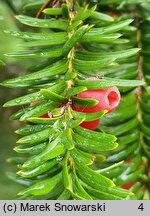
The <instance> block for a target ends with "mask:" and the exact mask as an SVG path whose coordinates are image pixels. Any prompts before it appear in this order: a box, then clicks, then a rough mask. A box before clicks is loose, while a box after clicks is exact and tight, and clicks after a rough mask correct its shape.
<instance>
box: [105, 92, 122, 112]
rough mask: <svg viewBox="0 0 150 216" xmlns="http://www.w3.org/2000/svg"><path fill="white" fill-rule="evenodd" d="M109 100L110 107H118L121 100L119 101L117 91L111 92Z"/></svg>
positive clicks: (108, 96)
mask: <svg viewBox="0 0 150 216" xmlns="http://www.w3.org/2000/svg"><path fill="white" fill-rule="evenodd" d="M107 98H108V101H109V106H110V107H111V108H113V107H116V106H118V104H119V101H120V99H119V95H118V94H117V93H116V92H115V91H111V92H109V94H108V95H107Z"/></svg>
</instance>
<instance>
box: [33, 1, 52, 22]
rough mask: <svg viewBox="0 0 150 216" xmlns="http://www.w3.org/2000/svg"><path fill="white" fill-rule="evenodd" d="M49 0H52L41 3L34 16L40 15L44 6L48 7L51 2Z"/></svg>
mask: <svg viewBox="0 0 150 216" xmlns="http://www.w3.org/2000/svg"><path fill="white" fill-rule="evenodd" d="M51 1H52V0H47V1H46V2H45V3H44V4H43V5H42V7H41V8H40V10H39V11H38V12H37V14H36V18H39V17H40V15H41V13H42V12H43V10H44V9H45V8H47V7H48V5H49V4H50V3H51Z"/></svg>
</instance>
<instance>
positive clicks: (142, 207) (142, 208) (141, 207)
mask: <svg viewBox="0 0 150 216" xmlns="http://www.w3.org/2000/svg"><path fill="white" fill-rule="evenodd" d="M138 209H139V210H141V211H143V210H144V206H143V203H141V204H140V205H139V207H138Z"/></svg>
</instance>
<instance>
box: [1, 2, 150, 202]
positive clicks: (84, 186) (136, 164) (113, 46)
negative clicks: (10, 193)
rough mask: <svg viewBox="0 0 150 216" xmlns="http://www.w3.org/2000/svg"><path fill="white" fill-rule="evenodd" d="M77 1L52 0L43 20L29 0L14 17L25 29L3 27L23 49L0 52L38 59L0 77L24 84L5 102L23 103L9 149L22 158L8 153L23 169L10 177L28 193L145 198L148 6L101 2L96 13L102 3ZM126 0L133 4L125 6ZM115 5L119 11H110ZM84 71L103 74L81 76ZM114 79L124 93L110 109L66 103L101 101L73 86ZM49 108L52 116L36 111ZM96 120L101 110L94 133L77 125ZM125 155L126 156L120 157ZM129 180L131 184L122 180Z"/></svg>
mask: <svg viewBox="0 0 150 216" xmlns="http://www.w3.org/2000/svg"><path fill="white" fill-rule="evenodd" d="M80 2H81V1H75V2H74V4H73V5H72V4H71V3H70V2H69V1H64V3H63V4H60V7H59V8H55V7H53V5H52V4H50V5H49V7H48V8H47V9H45V10H44V11H43V13H44V14H46V18H45V15H44V16H43V15H42V17H41V18H40V19H37V18H34V17H32V16H31V15H30V13H31V12H32V13H33V12H34V13H35V11H36V10H38V9H40V7H41V6H42V5H43V3H44V1H37V2H33V3H29V2H27V1H26V3H27V4H24V10H25V14H23V15H17V16H16V19H17V20H18V21H19V22H20V23H21V24H24V25H25V28H26V29H27V30H26V31H9V30H7V29H6V30H5V34H7V35H10V36H11V37H13V38H18V39H19V40H20V47H21V48H22V51H21V50H20V51H18V52H11V53H6V54H5V56H7V58H10V57H11V58H16V59H18V61H20V59H22V58H23V59H28V61H29V62H32V61H33V60H34V65H33V67H32V68H29V73H27V74H26V75H23V76H20V77H15V78H13V79H10V80H6V81H4V82H3V83H2V84H1V85H2V86H4V87H9V88H23V89H27V90H30V93H28V94H26V95H24V96H21V97H18V98H15V99H12V100H10V101H8V102H6V103H5V104H4V107H12V106H19V107H20V109H19V110H18V111H17V112H16V113H14V114H13V115H12V116H11V119H13V120H17V119H19V120H20V121H23V122H26V124H27V126H25V127H23V128H21V129H18V130H17V131H16V133H17V134H19V135H21V136H23V137H22V138H20V139H19V140H18V141H17V144H18V145H17V146H16V147H15V148H14V150H15V151H16V152H17V153H20V154H22V157H20V158H18V157H17V158H14V159H13V158H12V159H10V160H9V162H13V163H16V164H18V165H19V168H20V171H18V172H17V174H16V176H15V175H14V174H11V173H9V177H10V178H11V179H12V180H14V181H16V182H19V183H21V184H23V185H25V186H28V187H27V188H25V189H24V190H22V191H21V192H20V193H19V195H23V196H25V198H27V199H79V200H84V199H86V200H93V199H102V200H105V199H110V200H111V199H112V200H114V199H115V200H122V199H149V196H148V197H147V195H146V194H147V191H148V187H149V185H148V184H149V183H148V182H150V176H148V164H149V160H150V148H149V134H150V130H149V119H150V116H149V115H150V112H149V110H150V109H149V87H148V84H149V75H148V71H149V63H148V59H149V58H148V57H149V55H150V52H149V45H147V41H148V39H149V35H150V33H149V30H150V29H149V28H148V27H147V26H148V24H149V17H147V18H146V20H145V21H143V22H144V25H142V28H141V26H140V20H141V17H140V15H141V14H142V13H144V12H143V11H146V14H147V10H146V9H145V4H143V3H141V1H136V2H135V1H130V3H129V1H123V2H122V1H120V0H117V1H113V0H106V1H101V2H102V5H104V6H103V7H104V10H105V12H106V13H102V12H99V10H101V7H100V6H99V1H97V4H98V5H97V7H96V5H94V3H91V4H89V5H88V4H87V5H86V6H85V5H82V3H80ZM90 2H91V1H90ZM87 3H88V1H87ZM131 3H132V4H131ZM108 4H114V5H115V6H113V8H110V7H109V5H108ZM135 4H137V5H138V7H139V9H138V8H136V7H137V6H136V5H135ZM130 7H135V8H136V11H133V13H131V14H130V13H128V10H131V8H130ZM113 10H114V13H119V16H118V15H117V16H116V17H111V16H109V15H108V14H107V13H108V12H113ZM120 13H121V15H120ZM43 17H44V18H43ZM135 18H136V20H135ZM21 24H20V25H21ZM21 26H23V25H21ZM142 32H144V33H143V34H142ZM24 49H26V50H25V51H24ZM141 49H142V51H141V52H140V53H139V51H140V50H141ZM43 58H44V63H41V59H43ZM39 61H40V62H39ZM142 67H143V69H144V72H143V71H142ZM89 76H94V77H98V78H103V79H100V80H85V78H87V77H89ZM144 77H145V81H144ZM112 86H118V88H119V89H120V91H121V94H122V100H121V103H120V105H119V107H118V109H117V110H116V111H114V112H113V113H111V114H108V115H105V114H106V111H103V112H98V113H93V114H85V113H78V112H75V111H74V110H72V108H71V104H72V103H75V104H77V105H78V106H86V107H91V106H94V105H96V104H97V100H95V99H79V98H77V97H76V94H78V93H80V92H82V91H84V90H87V89H90V90H95V89H102V88H108V87H112ZM142 86H143V87H142ZM139 92H140V94H142V96H141V95H138V93H139ZM140 96H141V97H140ZM36 101H37V103H36V104H34V105H33V104H32V105H31V103H32V102H36ZM22 105H25V107H24V109H22V107H21V106H22ZM45 113H48V114H49V116H50V118H40V116H41V115H43V114H45ZM97 118H101V124H100V126H99V128H98V129H97V131H90V130H87V129H84V128H81V127H80V126H79V125H80V123H82V122H83V121H91V120H95V119H97ZM116 136H117V138H118V139H117V138H116ZM116 141H117V142H116ZM126 160H131V161H130V163H128V164H126V163H124V161H126ZM120 161H121V162H120ZM133 181H135V182H136V183H135V184H134V185H133V186H132V187H131V189H130V191H128V190H124V189H122V188H121V186H122V185H124V184H126V183H129V182H133ZM139 189H142V192H140V193H139ZM148 194H149V192H148Z"/></svg>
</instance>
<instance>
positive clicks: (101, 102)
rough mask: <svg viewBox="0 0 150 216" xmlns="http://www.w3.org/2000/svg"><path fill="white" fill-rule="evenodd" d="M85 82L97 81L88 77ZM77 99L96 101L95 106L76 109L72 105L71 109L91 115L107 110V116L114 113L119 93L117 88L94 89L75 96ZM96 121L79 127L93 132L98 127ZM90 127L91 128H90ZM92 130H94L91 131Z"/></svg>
mask: <svg viewBox="0 0 150 216" xmlns="http://www.w3.org/2000/svg"><path fill="white" fill-rule="evenodd" d="M87 80H91V81H92V80H99V79H97V78H95V77H89V78H87ZM77 97H78V98H93V99H96V100H97V101H98V104H97V105H96V106H93V107H90V108H86V107H78V106H76V105H75V104H73V105H72V109H73V110H75V111H78V112H86V113H93V112H99V111H103V110H107V114H108V113H110V112H112V111H114V110H115V109H116V108H117V106H118V105H119V102H120V92H119V90H118V88H117V87H111V88H105V89H96V90H86V91H83V92H81V93H79V94H78V95H77ZM98 120H99V119H97V120H94V121H91V122H83V123H82V124H81V125H80V126H81V127H84V128H87V129H90V130H95V129H96V128H97V127H98V123H99V122H98ZM90 125H91V126H90ZM93 128H94V129H93Z"/></svg>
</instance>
